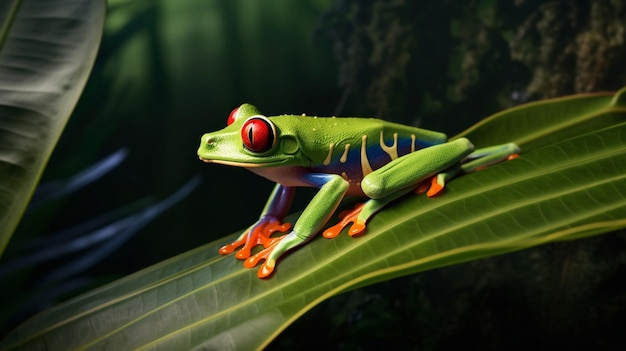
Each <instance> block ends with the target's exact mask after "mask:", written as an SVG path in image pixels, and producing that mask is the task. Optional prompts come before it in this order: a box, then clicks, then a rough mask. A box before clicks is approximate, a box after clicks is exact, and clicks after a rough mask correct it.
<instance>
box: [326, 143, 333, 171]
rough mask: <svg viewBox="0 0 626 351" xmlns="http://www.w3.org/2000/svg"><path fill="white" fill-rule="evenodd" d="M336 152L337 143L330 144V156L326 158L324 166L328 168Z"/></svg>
mask: <svg viewBox="0 0 626 351" xmlns="http://www.w3.org/2000/svg"><path fill="white" fill-rule="evenodd" d="M334 150H335V143H330V145H328V155H327V156H326V159H324V166H328V165H329V164H330V160H331V159H332V156H333V151H334Z"/></svg>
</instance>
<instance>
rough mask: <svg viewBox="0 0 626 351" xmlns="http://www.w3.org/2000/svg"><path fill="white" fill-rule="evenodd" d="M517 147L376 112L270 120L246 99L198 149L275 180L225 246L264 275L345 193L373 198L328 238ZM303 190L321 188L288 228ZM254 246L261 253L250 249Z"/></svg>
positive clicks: (207, 157)
mask: <svg viewBox="0 0 626 351" xmlns="http://www.w3.org/2000/svg"><path fill="white" fill-rule="evenodd" d="M519 152H520V150H519V148H518V146H517V145H515V144H513V143H509V144H503V145H498V146H493V147H488V148H484V149H478V150H474V146H473V145H472V143H471V142H470V141H469V140H468V139H466V138H458V139H456V140H452V141H450V140H448V138H447V136H446V135H445V134H443V133H439V132H434V131H429V130H425V129H420V128H415V127H409V126H405V125H402V124H397V123H392V122H387V121H383V120H379V119H373V118H337V117H308V116H305V115H281V116H274V117H266V116H264V115H261V114H260V112H259V110H257V108H256V107H255V106H252V105H250V104H243V105H241V106H240V107H238V108H236V109H234V110H233V111H232V112H231V114H230V116H229V117H228V121H227V127H226V128H224V129H222V130H220V131H217V132H213V133H207V134H204V135H203V136H202V138H201V142H200V148H199V149H198V156H199V157H200V159H201V160H202V161H205V162H208V163H219V164H225V165H229V166H235V167H242V168H246V169H248V170H250V171H252V172H254V173H256V174H258V175H261V176H263V177H265V178H267V179H269V180H271V181H273V182H276V186H275V187H274V190H273V192H272V194H271V196H270V197H269V199H268V201H267V204H266V205H265V208H264V209H263V212H262V213H261V216H260V218H259V220H258V221H257V222H256V223H254V224H253V225H252V226H250V227H249V228H248V229H247V230H246V231H245V232H243V234H241V236H240V237H239V238H238V239H237V240H235V241H234V242H233V243H231V244H228V245H226V246H224V247H222V248H221V249H220V250H219V252H220V254H223V255H226V254H229V253H232V252H234V251H235V250H237V249H238V248H239V247H241V249H239V250H238V251H237V253H236V254H235V256H236V257H237V258H239V259H242V260H245V261H244V266H245V267H248V268H251V267H254V266H256V265H257V264H258V263H259V262H261V261H264V262H263V263H262V265H261V267H260V268H259V270H258V272H257V275H258V276H259V277H260V278H265V277H267V276H269V275H270V274H272V272H273V271H274V268H275V266H276V262H277V260H278V259H279V258H280V256H281V255H283V254H284V253H285V252H286V251H288V250H291V249H293V248H295V247H297V246H299V245H302V244H304V243H306V242H307V241H309V240H311V239H312V238H313V237H314V236H315V235H316V234H317V233H318V232H319V231H321V230H322V228H324V226H325V225H326V223H327V222H328V220H329V219H330V218H331V217H332V215H333V214H334V213H335V211H336V210H337V208H338V206H339V204H340V202H341V201H342V199H343V198H344V196H346V195H348V196H358V197H362V198H366V199H367V200H366V201H365V202H364V203H363V204H360V205H358V206H357V207H355V208H354V209H353V210H351V211H344V213H343V214H341V215H340V218H341V219H340V222H339V223H338V224H337V225H335V226H332V227H330V228H327V229H326V230H325V231H324V232H323V236H324V237H326V238H334V237H336V236H337V235H339V233H340V232H341V231H342V229H343V228H344V227H345V226H347V225H348V224H350V223H352V225H351V226H350V229H349V230H348V234H349V235H351V236H355V235H358V234H361V233H363V232H364V230H365V227H366V223H367V221H368V220H369V219H370V218H371V217H372V216H373V215H374V214H375V213H376V212H377V211H379V210H381V209H382V208H383V207H384V206H385V205H387V204H388V203H389V202H391V201H393V200H395V199H397V198H399V197H401V196H403V195H404V194H407V193H409V192H411V191H414V190H416V191H417V192H426V193H427V195H428V196H430V197H432V196H435V195H437V194H439V193H441V191H442V190H443V188H444V186H445V184H446V181H448V180H450V179H451V178H452V177H454V176H455V175H457V174H460V173H469V172H473V171H476V170H478V169H481V168H484V167H487V166H489V165H492V164H495V163H498V162H501V161H503V160H506V159H511V158H514V157H516V156H517V154H518V153H519ZM297 187H314V188H318V189H319V191H318V192H317V194H316V195H315V196H314V197H313V199H312V200H311V202H310V203H309V205H308V206H307V207H306V208H305V209H304V211H303V212H302V214H301V215H300V218H298V220H297V221H296V222H295V225H294V226H293V229H291V225H290V224H289V223H282V220H283V218H284V217H285V216H286V215H287V212H288V210H289V207H290V206H291V202H292V199H293V196H294V192H295V189H296V188H297ZM290 229H291V231H290V232H289V233H288V234H284V235H282V236H278V237H272V234H273V233H274V232H276V231H279V232H287V231H289V230H290ZM257 245H262V246H263V248H262V250H261V251H260V252H258V253H255V254H252V249H253V248H254V247H255V246H257Z"/></svg>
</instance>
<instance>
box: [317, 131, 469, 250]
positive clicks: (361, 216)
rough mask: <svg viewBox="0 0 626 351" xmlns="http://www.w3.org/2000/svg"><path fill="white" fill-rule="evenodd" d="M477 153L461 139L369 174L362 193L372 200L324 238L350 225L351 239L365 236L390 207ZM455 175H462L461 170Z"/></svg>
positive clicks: (465, 140)
mask: <svg viewBox="0 0 626 351" xmlns="http://www.w3.org/2000/svg"><path fill="white" fill-rule="evenodd" d="M473 150H474V146H473V145H472V143H470V141H469V140H467V139H465V138H459V139H457V140H455V141H452V142H449V143H445V144H439V145H435V146H431V147H428V148H425V149H421V150H418V151H416V152H414V153H411V154H407V155H405V156H402V157H400V158H397V159H395V160H392V161H391V162H389V163H388V164H386V165H385V166H383V167H381V168H379V169H377V170H375V171H374V172H372V173H369V174H368V175H366V176H365V177H363V180H362V181H361V189H362V190H363V192H364V193H365V195H366V196H367V197H369V198H370V199H369V200H368V201H367V202H366V203H365V204H364V205H363V206H361V207H357V208H355V209H354V210H352V211H350V212H348V213H347V214H344V215H343V217H342V216H341V215H340V217H341V221H340V222H339V223H338V224H337V225H335V226H333V227H330V228H328V229H327V230H326V231H324V233H323V235H324V237H326V238H334V237H336V236H337V235H339V233H340V232H341V230H342V229H343V228H344V227H345V226H346V225H348V224H349V223H353V224H352V226H351V227H350V229H349V231H348V233H349V234H350V235H352V236H354V235H357V234H359V233H361V232H363V231H364V230H365V224H366V222H367V220H368V219H369V218H370V217H372V216H373V215H374V214H375V213H376V212H378V211H380V210H381V209H382V208H383V207H385V206H386V205H387V204H388V203H390V202H391V201H393V200H395V199H397V198H399V197H401V196H402V195H404V194H407V193H409V192H411V191H412V190H413V189H415V187H417V186H418V185H419V184H420V183H422V182H423V181H425V180H427V179H430V178H431V177H433V175H438V174H440V172H446V173H448V172H449V171H448V170H449V169H451V168H455V166H456V165H458V164H459V163H460V162H461V160H463V159H465V158H466V157H467V156H469V154H470V153H471V152H472V151H473ZM454 173H455V174H456V173H458V170H457V171H455V172H454ZM451 174H452V173H451ZM435 177H438V176H435ZM444 178H445V177H444Z"/></svg>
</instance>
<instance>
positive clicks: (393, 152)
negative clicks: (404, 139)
mask: <svg viewBox="0 0 626 351" xmlns="http://www.w3.org/2000/svg"><path fill="white" fill-rule="evenodd" d="M380 147H381V149H383V151H384V152H386V153H387V155H389V157H391V159H392V160H395V159H396V158H398V133H393V144H391V146H387V145H385V139H383V131H382V130H381V131H380Z"/></svg>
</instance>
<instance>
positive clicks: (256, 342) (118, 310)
mask: <svg viewBox="0 0 626 351" xmlns="http://www.w3.org/2000/svg"><path fill="white" fill-rule="evenodd" d="M625 96H626V90H624V91H622V92H621V93H620V94H619V95H616V96H611V95H607V94H604V95H586V96H574V97H568V98H563V99H556V100H550V101H544V102H539V103H534V104H528V105H524V106H520V107H516V108H514V109H511V110H508V111H505V112H503V113H500V114H497V115H495V116H493V117H491V118H489V119H487V120H485V121H484V122H482V123H480V124H479V125H478V126H477V127H475V128H472V129H470V130H468V131H467V132H466V133H464V135H468V136H470V137H471V138H472V139H474V140H475V141H477V143H478V144H482V143H488V142H492V141H497V142H500V141H505V140H506V141H508V140H515V141H518V142H520V144H521V145H522V146H523V153H522V156H521V157H520V158H518V159H515V160H512V161H509V162H505V163H502V164H499V165H496V166H493V167H490V168H488V169H486V170H484V171H481V172H478V173H474V174H470V175H466V176H462V177H460V178H458V179H455V180H453V181H452V182H450V183H449V185H448V187H447V188H446V189H447V190H446V193H445V194H443V195H442V196H439V197H437V198H434V199H431V198H427V197H425V196H407V197H406V198H404V199H402V200H400V201H397V202H396V203H394V204H392V205H391V206H390V207H389V208H388V209H385V210H384V211H382V212H381V213H379V214H378V215H376V217H375V218H373V219H372V221H371V223H370V225H369V227H368V232H367V233H366V234H365V235H363V236H361V237H359V238H350V237H348V236H347V235H345V234H344V235H341V236H340V237H338V238H337V239H334V240H325V239H323V238H316V239H315V240H313V241H312V242H310V243H309V244H308V245H306V246H304V247H302V248H300V249H298V250H296V251H294V252H293V253H292V254H290V255H289V256H288V257H286V258H284V259H283V260H282V261H281V262H280V263H279V266H278V268H277V270H276V272H275V273H274V276H273V277H271V278H270V279H267V280H260V279H258V278H257V277H256V271H255V270H251V269H245V268H243V267H242V265H241V262H240V261H237V260H236V259H235V258H234V257H232V256H226V257H220V256H219V255H218V254H217V248H218V247H219V246H220V245H222V244H224V243H227V242H229V241H231V240H232V239H233V237H234V236H233V235H231V236H229V237H227V238H224V239H223V240H220V241H219V242H214V243H210V244H208V245H206V246H203V247H200V248H197V249H195V250H193V251H190V252H187V253H185V254H182V255H180V256H177V257H174V258H172V259H170V260H167V261H165V262H162V263H160V264H157V265H155V266H152V267H150V268H147V269H145V270H142V271H140V272H138V273H136V274H133V275H131V276H128V277H126V278H124V279H121V280H119V281H117V282H114V283H112V284H109V285H107V286H105V287H102V288H100V289H98V290H95V291H93V292H91V293H88V294H85V295H83V296H80V297H78V298H76V299H73V300H71V301H68V302H66V303H64V304H62V305H60V306H57V307H54V308H51V309H49V310H47V311H45V312H43V313H41V314H39V315H38V316H36V317H34V318H32V319H31V320H29V321H27V322H26V323H24V324H22V325H21V326H20V327H18V328H17V329H16V330H15V331H13V332H12V333H11V334H10V335H8V336H7V338H6V339H5V340H4V341H3V344H2V346H1V348H2V349H7V350H13V349H28V350H37V349H44V348H45V349H50V350H68V349H74V348H85V349H103V348H106V349H115V350H121V349H135V348H139V349H164V350H172V349H194V348H201V347H202V348H205V349H213V348H215V349H218V348H219V349H242V350H248V349H253V348H258V347H262V346H263V345H266V344H267V343H268V342H269V341H270V340H271V339H272V338H273V337H275V336H276V335H277V334H278V333H279V332H280V331H281V330H282V329H284V328H285V327H286V326H287V325H288V324H289V323H290V322H292V321H293V320H294V319H296V318H297V317H298V316H300V315H301V314H303V313H304V312H306V311H307V310H309V309H310V308H311V307H313V306H314V305H316V304H318V303H319V302H320V301H322V300H324V299H326V298H328V297H330V296H333V295H335V294H338V293H340V292H343V291H346V290H349V289H353V288H355V287H357V286H363V285H366V284H370V283H373V282H376V281H381V280H385V279H389V278H391V277H395V276H400V275H405V274H411V273H415V272H419V271H423V270H426V269H432V268H435V267H441V266H445V265H450V264H455V263H459V262H463V261H467V260H471V259H475V258H480V257H486V256H490V255H495V254H501V253H505V252H509V251H514V250H520V249H524V248H527V247H530V246H534V245H538V244H542V243H547V242H551V241H557V240H568V239H575V238H580V237H584V236H588V235H593V234H598V233H603V232H607V231H611V230H614V229H616V228H623V227H626V172H625V171H626V157H624V155H625V154H626V119H625V117H626V108H625V103H624V99H625V98H624V97H625ZM544 140H548V141H547V142H544ZM208 210H209V209H207V211H208ZM173 240H174V238H173Z"/></svg>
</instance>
